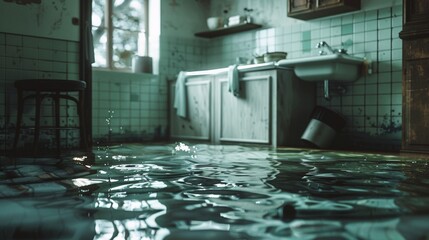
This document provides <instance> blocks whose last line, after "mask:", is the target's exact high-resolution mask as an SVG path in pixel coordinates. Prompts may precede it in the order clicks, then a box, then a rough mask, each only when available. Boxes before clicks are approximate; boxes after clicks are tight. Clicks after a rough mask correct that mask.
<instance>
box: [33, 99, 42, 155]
mask: <svg viewBox="0 0 429 240" xmlns="http://www.w3.org/2000/svg"><path fill="white" fill-rule="evenodd" d="M41 104H42V98H41V96H40V92H39V91H37V92H36V119H35V126H34V142H33V152H34V154H35V155H36V154H37V151H38V145H39V137H40V107H41V106H40V105H41Z"/></svg>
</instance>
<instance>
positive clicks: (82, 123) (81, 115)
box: [77, 91, 89, 152]
mask: <svg viewBox="0 0 429 240" xmlns="http://www.w3.org/2000/svg"><path fill="white" fill-rule="evenodd" d="M84 95H85V94H84V91H79V103H78V106H77V110H78V114H79V130H80V147H81V148H83V149H85V151H86V152H88V151H89V149H88V139H87V136H86V124H85V100H84Z"/></svg>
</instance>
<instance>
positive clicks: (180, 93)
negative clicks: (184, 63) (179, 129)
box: [174, 71, 187, 118]
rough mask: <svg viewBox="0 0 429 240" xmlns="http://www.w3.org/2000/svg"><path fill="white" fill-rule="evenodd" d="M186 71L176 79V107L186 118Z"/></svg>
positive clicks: (181, 115) (178, 113)
mask: <svg viewBox="0 0 429 240" xmlns="http://www.w3.org/2000/svg"><path fill="white" fill-rule="evenodd" d="M185 84H186V73H185V72H183V71H182V72H180V73H179V76H178V77H177V81H176V88H175V96H174V108H175V109H176V113H177V115H178V116H180V117H183V118H186V111H187V109H186V86H185Z"/></svg>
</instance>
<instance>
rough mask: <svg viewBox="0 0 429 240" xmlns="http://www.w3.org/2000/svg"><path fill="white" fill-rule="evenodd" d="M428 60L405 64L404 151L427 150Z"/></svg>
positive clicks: (428, 128) (428, 137)
mask: <svg viewBox="0 0 429 240" xmlns="http://www.w3.org/2000/svg"><path fill="white" fill-rule="evenodd" d="M427 66H429V59H421V60H414V61H410V62H406V63H405V69H406V74H405V79H404V101H405V102H404V106H403V107H404V123H403V124H404V129H403V131H404V133H403V134H404V145H403V148H404V150H413V149H414V150H420V149H421V150H425V151H428V149H429V124H428V119H429V102H428V101H427V100H428V99H429V90H428V89H429V70H428V68H427Z"/></svg>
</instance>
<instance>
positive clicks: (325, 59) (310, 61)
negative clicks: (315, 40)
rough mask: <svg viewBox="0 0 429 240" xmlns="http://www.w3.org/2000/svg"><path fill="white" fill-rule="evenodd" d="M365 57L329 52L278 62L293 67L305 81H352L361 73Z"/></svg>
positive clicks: (279, 64) (282, 65)
mask: <svg viewBox="0 0 429 240" xmlns="http://www.w3.org/2000/svg"><path fill="white" fill-rule="evenodd" d="M363 61H364V59H363V58H358V57H352V56H349V55H347V54H340V53H339V54H329V55H319V56H314V57H305V58H297V59H285V60H281V61H279V62H278V63H277V64H278V66H280V67H287V68H293V69H294V71H295V74H296V76H297V77H299V78H300V79H302V80H305V81H323V80H330V81H341V82H352V81H355V80H357V79H358V78H359V77H360V75H361V72H362V70H361V66H362V63H363Z"/></svg>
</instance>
